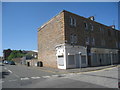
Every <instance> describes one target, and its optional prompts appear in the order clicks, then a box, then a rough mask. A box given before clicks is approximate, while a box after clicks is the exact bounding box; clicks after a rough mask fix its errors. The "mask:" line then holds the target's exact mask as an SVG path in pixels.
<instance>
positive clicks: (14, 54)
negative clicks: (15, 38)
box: [8, 50, 25, 60]
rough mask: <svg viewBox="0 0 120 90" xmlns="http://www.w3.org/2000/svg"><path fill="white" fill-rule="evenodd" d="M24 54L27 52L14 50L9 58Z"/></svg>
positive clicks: (19, 56)
mask: <svg viewBox="0 0 120 90" xmlns="http://www.w3.org/2000/svg"><path fill="white" fill-rule="evenodd" d="M23 56H25V54H23V53H22V51H21V50H13V51H12V52H11V54H10V55H9V57H8V60H12V59H13V58H21V57H23Z"/></svg>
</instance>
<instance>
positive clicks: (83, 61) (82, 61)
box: [81, 56, 86, 64]
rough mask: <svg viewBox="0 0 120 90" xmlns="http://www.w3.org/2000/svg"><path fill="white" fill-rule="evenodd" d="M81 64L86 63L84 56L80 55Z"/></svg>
mask: <svg viewBox="0 0 120 90" xmlns="http://www.w3.org/2000/svg"><path fill="white" fill-rule="evenodd" d="M81 64H86V56H81Z"/></svg>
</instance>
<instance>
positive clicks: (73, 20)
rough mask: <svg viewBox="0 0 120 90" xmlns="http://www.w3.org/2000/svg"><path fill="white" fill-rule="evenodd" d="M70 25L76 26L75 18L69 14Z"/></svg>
mask: <svg viewBox="0 0 120 90" xmlns="http://www.w3.org/2000/svg"><path fill="white" fill-rule="evenodd" d="M70 26H73V27H76V19H75V18H72V17H71V16H70Z"/></svg>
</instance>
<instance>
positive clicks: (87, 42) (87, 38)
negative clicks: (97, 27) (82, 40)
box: [86, 37, 90, 45]
mask: <svg viewBox="0 0 120 90" xmlns="http://www.w3.org/2000/svg"><path fill="white" fill-rule="evenodd" d="M89 43H90V41H89V37H86V45H89Z"/></svg>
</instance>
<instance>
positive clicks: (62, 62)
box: [58, 56, 64, 66]
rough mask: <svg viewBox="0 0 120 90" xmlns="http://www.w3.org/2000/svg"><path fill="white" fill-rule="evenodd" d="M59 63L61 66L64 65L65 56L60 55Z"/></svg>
mask: <svg viewBox="0 0 120 90" xmlns="http://www.w3.org/2000/svg"><path fill="white" fill-rule="evenodd" d="M58 64H59V66H64V57H63V56H58Z"/></svg>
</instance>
